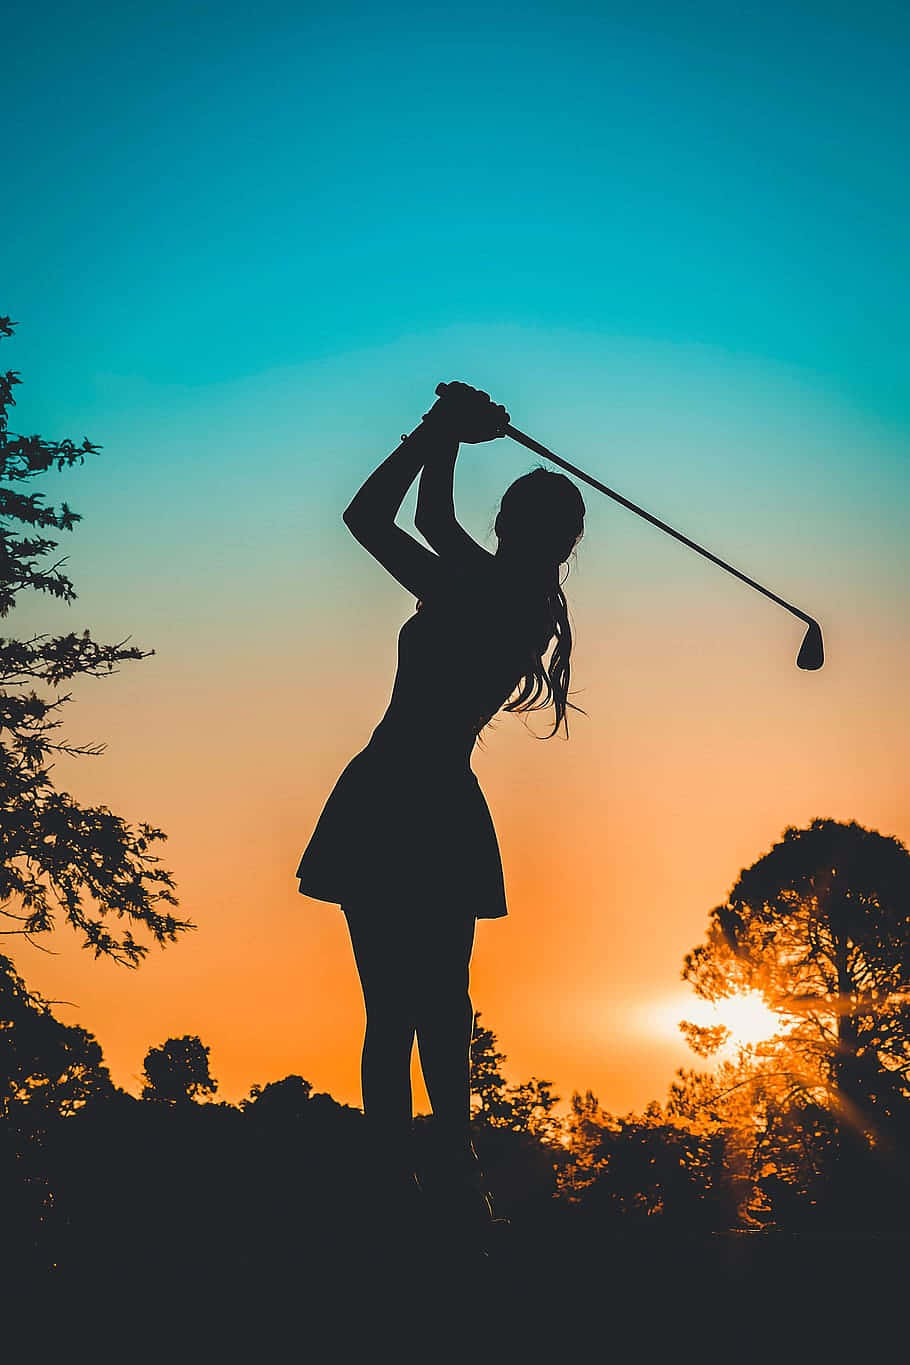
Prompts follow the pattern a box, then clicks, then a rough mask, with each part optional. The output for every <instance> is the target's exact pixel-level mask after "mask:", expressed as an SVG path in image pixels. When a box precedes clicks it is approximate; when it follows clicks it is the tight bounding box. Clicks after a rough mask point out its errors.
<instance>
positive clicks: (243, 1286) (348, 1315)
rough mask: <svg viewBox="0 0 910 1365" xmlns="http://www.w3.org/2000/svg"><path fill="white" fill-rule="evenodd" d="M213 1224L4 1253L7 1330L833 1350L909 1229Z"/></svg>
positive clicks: (891, 1266)
mask: <svg viewBox="0 0 910 1365" xmlns="http://www.w3.org/2000/svg"><path fill="white" fill-rule="evenodd" d="M244 1231H245V1232H247V1231H248V1229H244ZM221 1232H222V1235H221V1237H220V1239H219V1240H218V1241H217V1243H216V1242H213V1240H212V1239H211V1237H210V1236H206V1237H205V1240H204V1243H203V1240H202V1237H201V1235H200V1233H199V1231H198V1230H196V1231H194V1230H193V1229H192V1228H191V1227H189V1226H186V1225H183V1226H181V1225H179V1224H177V1223H175V1224H174V1225H173V1226H172V1227H171V1228H170V1229H169V1230H164V1229H160V1230H159V1236H158V1238H157V1239H156V1240H155V1241H154V1242H153V1243H149V1242H146V1243H144V1244H143V1243H140V1242H136V1241H133V1240H132V1239H127V1238H124V1239H123V1240H121V1241H120V1242H119V1244H118V1243H117V1242H107V1241H106V1240H104V1239H103V1238H98V1237H92V1236H90V1235H85V1233H83V1235H82V1240H81V1244H79V1245H77V1244H75V1243H74V1244H73V1245H71V1246H70V1247H69V1248H68V1253H67V1256H66V1257H65V1261H64V1262H63V1263H60V1264H58V1265H57V1266H56V1267H46V1266H45V1267H39V1266H36V1265H35V1266H32V1267H31V1268H29V1267H28V1266H26V1265H23V1264H21V1263H20V1264H19V1265H18V1266H12V1267H11V1268H9V1269H8V1271H7V1273H6V1274H5V1276H4V1283H5V1300H6V1301H5V1305H4V1323H5V1340H6V1342H7V1344H8V1345H9V1346H10V1347H13V1345H14V1344H15V1345H16V1346H17V1347H18V1348H19V1349H21V1348H22V1347H25V1348H27V1349H28V1352H29V1358H30V1359H31V1360H35V1361H45V1360H47V1361H51V1360H56V1359H58V1358H59V1357H60V1356H61V1355H63V1354H66V1355H72V1354H74V1353H75V1356H76V1358H78V1359H94V1360H102V1359H103V1360H108V1359H118V1360H119V1359H156V1360H157V1359H162V1360H165V1359H166V1360H169V1361H179V1362H183V1361H193V1362H196V1361H199V1362H203V1361H206V1362H207V1361H215V1360H233V1359H237V1360H250V1361H256V1362H259V1361H263V1362H266V1361H268V1362H272V1361H275V1362H278V1361H285V1360H301V1361H303V1360H314V1361H329V1360H347V1359H351V1360H364V1361H366V1360H373V1359H376V1360H383V1361H384V1360H386V1359H391V1360H397V1359H410V1358H413V1359H417V1358H420V1359H422V1360H423V1359H426V1360H428V1361H435V1360H440V1359H441V1360H449V1359H465V1360H475V1359H478V1358H479V1359H481V1360H486V1359H503V1360H504V1361H509V1362H512V1361H518V1360H523V1359H530V1360H550V1359H551V1358H552V1359H563V1358H565V1357H567V1356H570V1357H573V1358H579V1357H582V1356H583V1357H584V1358H585V1359H587V1358H589V1357H590V1358H592V1359H596V1360H602V1359H603V1360H606V1359H610V1358H613V1357H615V1356H616V1355H617V1354H621V1355H624V1356H632V1357H635V1358H637V1359H641V1360H644V1361H650V1360H657V1359H658V1358H664V1357H665V1356H667V1355H670V1356H680V1357H681V1358H683V1359H685V1360H689V1359H692V1358H693V1357H699V1356H709V1357H710V1358H711V1359H714V1358H717V1357H725V1356H733V1357H735V1358H737V1359H741V1358H743V1357H745V1358H749V1359H752V1358H756V1359H757V1358H771V1359H775V1360H780V1361H782V1362H786V1361H790V1360H793V1361H796V1360H802V1359H803V1358H804V1356H805V1355H806V1353H808V1354H809V1355H810V1356H813V1357H815V1356H817V1354H818V1352H820V1351H822V1350H824V1351H825V1352H826V1353H833V1358H836V1359H839V1358H841V1356H842V1355H843V1353H844V1352H845V1351H846V1350H847V1349H848V1346H853V1345H857V1344H860V1343H862V1344H863V1346H864V1350H865V1351H872V1350H875V1351H876V1353H877V1352H879V1351H886V1352H888V1353H889V1354H890V1353H891V1351H892V1350H893V1349H894V1348H895V1347H896V1345H897V1339H896V1338H895V1337H894V1336H893V1333H895V1332H897V1330H898V1324H899V1320H900V1317H901V1315H902V1314H903V1312H904V1307H905V1300H906V1297H907V1294H908V1286H910V1279H908V1273H910V1258H908V1255H907V1250H908V1247H910V1242H904V1241H898V1240H894V1241H871V1240H869V1241H862V1242H860V1241H851V1240H848V1239H844V1240H840V1239H830V1238H829V1239H827V1240H824V1241H822V1240H818V1241H810V1240H798V1239H790V1238H785V1237H776V1236H774V1235H768V1234H749V1233H729V1234H724V1235H715V1236H706V1235H701V1236H699V1237H697V1238H692V1239H689V1238H685V1237H674V1238H669V1237H667V1236H666V1235H662V1234H661V1233H660V1232H659V1231H658V1230H656V1229H655V1230H654V1231H651V1230H650V1229H645V1230H641V1231H639V1232H637V1233H636V1234H635V1235H629V1236H621V1237H618V1236H616V1235H615V1234H614V1235H612V1236H606V1235H604V1234H603V1233H602V1232H600V1231H599V1230H598V1229H597V1227H595V1226H593V1225H591V1224H590V1223H588V1222H586V1221H585V1220H584V1218H583V1217H582V1216H581V1215H579V1214H578V1213H577V1212H574V1211H573V1210H571V1209H565V1208H560V1207H559V1206H557V1205H555V1204H554V1207H553V1210H552V1212H551V1213H548V1214H547V1215H545V1216H544V1217H538V1218H537V1219H536V1220H535V1223H534V1225H533V1226H532V1225H529V1224H528V1225H522V1224H520V1223H518V1224H516V1223H512V1224H509V1225H507V1226H504V1227H502V1228H501V1229H500V1230H499V1235H498V1236H496V1237H495V1238H494V1239H492V1242H491V1246H490V1250H489V1252H488V1254H487V1255H481V1254H478V1253H476V1252H474V1251H472V1250H471V1248H470V1247H469V1246H456V1245H455V1244H454V1243H453V1241H452V1239H451V1237H450V1236H449V1235H448V1234H443V1233H442V1232H441V1230H440V1229H439V1228H437V1227H433V1226H429V1225H426V1221H424V1225H422V1226H421V1224H420V1222H419V1220H418V1224H417V1225H416V1226H412V1227H410V1228H409V1230H408V1235H407V1237H404V1236H403V1235H402V1229H401V1228H400V1227H399V1228H397V1229H396V1227H395V1226H394V1225H393V1224H387V1225H385V1226H379V1225H377V1224H375V1223H370V1222H369V1221H366V1222H365V1221H364V1220H362V1219H360V1220H357V1219H353V1220H352V1219H339V1220H338V1221H337V1222H336V1223H335V1224H334V1225H331V1224H330V1225H323V1226H322V1227H317V1226H315V1225H312V1224H311V1225H309V1226H307V1225H306V1224H305V1223H301V1224H300V1226H299V1227H296V1228H294V1229H290V1228H287V1229H285V1234H284V1235H283V1236H281V1237H275V1238H273V1239H272V1240H270V1241H262V1242H256V1241H255V1240H252V1241H251V1240H250V1239H249V1237H247V1236H244V1238H243V1240H242V1241H238V1240H236V1239H233V1238H232V1237H231V1235H230V1229H229V1227H225V1228H223V1229H221ZM8 1250H9V1249H8ZM904 1330H905V1329H903V1330H901V1333H900V1336H901V1338H902V1339H903V1340H904V1341H905V1340H906V1338H905V1335H904ZM20 1336H21V1340H20ZM901 1349H902V1348H901ZM13 1358H14V1357H13V1355H12V1354H10V1356H9V1359H13Z"/></svg>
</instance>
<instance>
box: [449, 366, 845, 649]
mask: <svg viewBox="0 0 910 1365" xmlns="http://www.w3.org/2000/svg"><path fill="white" fill-rule="evenodd" d="M447 387H448V386H447V385H446V384H437V386H436V392H437V394H438V395H439V397H440V398H441V397H442V395H443V394H444V393H445V391H446V388H447ZM504 435H506V436H511V438H512V440H513V441H518V443H519V444H520V445H523V446H527V448H528V450H533V451H534V453H535V454H536V455H542V456H543V458H544V459H545V460H552V462H553V463H554V464H558V465H559V466H560V467H561V468H562V469H565V470H567V471H568V473H570V474H573V475H574V476H575V478H576V479H582V480H583V481H584V482H585V483H589V484H590V485H591V487H592V488H596V489H597V490H598V492H600V493H605V494H606V495H607V497H608V498H612V499H613V501H614V502H618V503H621V504H622V506H623V507H627V508H628V509H629V511H630V512H634V513H635V514H636V516H639V517H644V519H645V521H650V523H651V525H652V526H656V527H658V529H659V530H661V531H666V533H667V535H668V536H673V538H674V539H675V540H680V541H682V543H683V545H688V547H689V549H690V550H695V551H697V553H698V554H700V555H704V557H705V559H710V560H711V563H712V564H717V565H718V566H719V567H720V568H721V569H726V571H727V573H731V574H733V576H734V577H735V578H738V579H740V581H741V582H743V583H748V585H749V587H750V588H754V589H755V591H756V592H760V593H763V594H764V596H765V597H770V599H771V601H772V602H776V603H777V605H778V606H779V607H785V608H786V610H787V611H789V612H792V613H793V615H794V616H798V617H799V619H800V620H801V621H805V623H806V625H807V627H808V629H807V631H806V634H805V637H804V639H803V642H802V644H801V645H800V649H799V654H798V655H797V656H796V664H797V667H798V668H805V669H808V670H815V669H818V668H821V666H822V664H823V663H824V662H825V647H824V644H823V642H822V632H821V626H820V625H819V624H818V622H817V621H816V620H814V619H813V617H811V616H807V615H806V613H805V612H804V611H800V609H799V607H794V606H793V605H792V604H791V603H790V602H785V601H784V599H783V598H782V597H778V596H777V594H776V593H773V592H771V590H770V588H763V587H762V585H761V584H760V583H756V581H755V579H754V578H749V576H748V574H744V573H742V572H741V571H740V570H739V569H736V568H734V567H733V565H732V564H727V563H726V562H725V561H724V560H723V559H719V558H718V556H717V555H715V554H712V553H711V551H710V550H705V549H704V548H703V547H702V546H701V545H696V543H695V541H694V540H690V539H689V537H688V536H684V535H683V534H682V532H681V531H674V529H673V527H672V526H668V525H667V523H666V522H665V521H661V520H660V519H659V518H658V517H654V516H652V515H651V513H650V512H646V511H645V509H644V508H643V507H638V506H636V504H635V503H634V502H630V501H629V499H628V498H624V497H623V495H622V494H621V493H617V492H615V491H614V490H613V489H612V488H608V487H607V486H606V484H604V483H601V482H600V480H599V479H594V478H592V477H591V475H590V474H586V473H585V472H584V470H583V469H579V468H578V467H577V466H576V465H574V464H569V462H568V460H563V459H562V458H561V457H560V456H559V455H554V453H553V451H552V450H548V449H547V447H546V446H542V445H541V444H540V442H539V441H535V440H534V438H533V437H531V436H526V435H525V433H524V432H523V431H518V430H517V428H516V427H513V426H511V425H509V426H507V427H506V429H505V432H504Z"/></svg>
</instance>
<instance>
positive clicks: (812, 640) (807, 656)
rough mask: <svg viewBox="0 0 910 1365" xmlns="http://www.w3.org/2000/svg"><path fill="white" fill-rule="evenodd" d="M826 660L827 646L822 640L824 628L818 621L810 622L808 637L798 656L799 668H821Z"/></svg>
mask: <svg viewBox="0 0 910 1365" xmlns="http://www.w3.org/2000/svg"><path fill="white" fill-rule="evenodd" d="M824 662H825V646H824V644H823V642H822V630H821V626H820V625H819V624H818V622H817V621H810V622H809V629H808V630H807V631H806V637H805V639H804V640H803V642H802V644H801V645H800V647H799V653H798V654H797V656H796V666H797V668H807V669H810V670H814V669H816V668H821V666H822V664H823V663H824Z"/></svg>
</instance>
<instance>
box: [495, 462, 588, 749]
mask: <svg viewBox="0 0 910 1365" xmlns="http://www.w3.org/2000/svg"><path fill="white" fill-rule="evenodd" d="M584 524H585V504H584V500H583V499H582V496H581V494H580V493H579V491H578V489H577V488H576V486H575V484H574V483H573V482H572V480H571V479H567V478H566V476H565V475H564V474H557V473H555V471H552V470H549V469H532V470H531V472H530V474H523V475H522V477H521V478H520V479H516V480H515V482H514V483H513V484H510V485H509V487H508V488H507V489H506V491H505V493H504V494H503V497H502V502H501V503H500V506H499V512H498V513H497V516H496V521H495V523H494V527H493V529H494V530H495V532H496V537H497V539H498V541H499V548H498V550H497V556H498V557H501V558H502V559H503V560H504V561H506V562H508V564H510V565H511V566H512V568H513V569H517V570H518V571H519V574H520V576H521V577H522V579H523V580H524V581H525V582H526V583H527V584H528V587H529V588H531V587H533V593H534V596H535V597H536V596H538V595H539V599H540V601H539V611H540V622H539V625H535V632H536V642H535V643H534V645H533V648H532V649H531V654H530V657H529V661H528V666H527V669H526V671H525V674H524V676H523V678H522V680H521V682H520V683H519V685H518V690H517V694H516V695H515V696H514V697H513V698H512V700H511V701H509V702H507V704H506V708H505V709H506V710H507V711H535V710H539V709H540V708H541V707H544V706H548V705H549V704H550V703H551V702H552V704H553V709H554V711H555V717H556V721H555V724H554V726H553V729H552V731H551V734H552V735H555V734H556V731H557V730H558V729H559V727H560V725H565V728H566V733H568V725H567V723H566V709H567V708H568V707H570V706H571V705H572V703H571V702H570V701H569V680H570V666H569V657H570V655H571V652H572V628H571V625H570V622H569V611H568V607H567V605H566V599H565V597H564V595H563V591H562V586H561V584H560V581H559V567H560V565H561V564H564V563H565V562H566V561H567V560H568V558H569V556H570V555H571V553H572V551H573V550H574V549H575V546H576V545H577V544H578V542H579V540H580V539H581V535H582V532H583V531H584ZM554 641H555V643H553V642H554ZM551 643H553V648H552V651H551V652H550V655H549V658H547V657H546V655H547V651H548V650H549V649H550V645H551Z"/></svg>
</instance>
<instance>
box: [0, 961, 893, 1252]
mask: <svg viewBox="0 0 910 1365" xmlns="http://www.w3.org/2000/svg"><path fill="white" fill-rule="evenodd" d="M0 997H2V999H0V1004H2V1009H0V1019H2V1021H3V1022H2V1026H0V1118H2V1124H0V1135H2V1136H0V1141H2V1144H3V1151H2V1159H0V1172H2V1177H0V1178H2V1181H3V1188H2V1190H0V1204H2V1207H3V1210H4V1223H5V1227H4V1232H5V1238H4V1247H5V1252H6V1255H7V1257H8V1258H9V1261H10V1264H9V1265H8V1266H7V1270H10V1271H12V1270H15V1272H16V1273H17V1274H21V1273H22V1271H23V1268H24V1267H28V1266H32V1267H33V1268H34V1269H35V1271H46V1270H48V1269H51V1268H56V1269H57V1270H59V1271H61V1272H62V1273H64V1274H67V1273H77V1272H78V1273H81V1272H82V1271H83V1270H84V1268H85V1267H86V1266H87V1265H91V1266H92V1267H94V1268H95V1269H96V1270H97V1272H98V1273H99V1274H102V1273H104V1272H107V1273H112V1272H116V1270H117V1268H118V1267H119V1266H122V1265H123V1264H129V1265H130V1267H131V1273H138V1269H140V1268H141V1267H142V1266H146V1267H149V1268H153V1267H155V1266H160V1265H162V1264H167V1265H169V1266H171V1267H172V1268H173V1267H176V1266H178V1265H181V1264H183V1265H184V1266H185V1267H192V1266H207V1267H209V1269H211V1268H212V1267H216V1266H217V1265H219V1264H224V1263H225V1262H227V1263H229V1264H230V1265H232V1266H233V1267H234V1268H235V1269H236V1268H237V1267H239V1266H242V1265H243V1264H245V1263H247V1262H249V1261H250V1260H251V1259H255V1260H256V1261H257V1262H260V1263H262V1262H263V1261H265V1262H269V1261H274V1262H275V1263H279V1264H287V1263H288V1262H289V1261H292V1260H294V1259H295V1258H296V1260H297V1261H298V1262H299V1263H301V1264H302V1263H303V1262H305V1261H306V1260H307V1258H310V1257H313V1256H318V1255H319V1253H320V1249H321V1248H324V1247H326V1246H329V1245H334V1246H336V1247H337V1245H338V1244H339V1243H340V1242H345V1241H356V1238H357V1229H358V1221H359V1219H360V1218H361V1213H362V1209H363V1207H364V1205H365V1202H366V1201H367V1200H368V1197H369V1191H368V1190H367V1189H366V1187H365V1184H364V1181H365V1179H366V1176H365V1172H366V1171H367V1170H368V1169H369V1165H368V1162H367V1160H366V1159H365V1157H366V1152H365V1133H364V1121H363V1115H362V1113H361V1111H360V1110H359V1109H356V1108H352V1107H350V1106H347V1105H343V1104H339V1103H338V1102H336V1101H335V1100H334V1099H333V1098H332V1097H331V1096H330V1095H327V1094H321V1093H316V1092H314V1091H313V1089H312V1086H311V1085H310V1083H309V1082H308V1081H307V1080H305V1079H304V1078H303V1077H301V1076H295V1075H292V1076H287V1077H285V1078H284V1079H282V1080H278V1081H273V1082H270V1083H268V1084H266V1085H263V1086H254V1087H253V1088H252V1090H251V1092H250V1094H249V1096H248V1097H247V1098H245V1099H244V1100H242V1101H241V1102H240V1103H239V1104H236V1105H234V1104H228V1103H225V1102H223V1101H220V1100H218V1099H217V1083H216V1081H215V1079H214V1078H213V1077H212V1076H211V1074H210V1071H209V1057H208V1049H207V1048H206V1047H205V1045H204V1044H203V1043H202V1041H201V1040H200V1039H199V1038H196V1037H192V1036H187V1037H184V1038H172V1039H168V1040H167V1041H166V1042H165V1043H164V1044H163V1045H162V1046H160V1047H155V1048H152V1049H150V1050H149V1052H148V1054H147V1056H146V1059H145V1066H144V1071H145V1079H146V1084H145V1086H144V1089H143V1092H142V1096H141V1098H136V1097H134V1096H132V1095H130V1094H128V1093H126V1092H125V1091H123V1090H121V1089H119V1088H118V1087H116V1086H115V1085H114V1084H113V1083H112V1081H111V1077H110V1074H109V1072H108V1069H107V1067H106V1066H105V1064H104V1060H103V1055H102V1050H101V1048H100V1046H99V1044H98V1043H97V1041H96V1040H95V1039H94V1038H93V1037H92V1036H91V1035H90V1034H89V1033H87V1032H86V1031H85V1030H84V1029H82V1028H79V1027H76V1026H69V1025H65V1024H63V1023H61V1022H60V1021H59V1020H57V1019H56V1018H55V1017H54V1014H53V1012H52V1010H51V1008H50V1006H49V1005H48V1004H47V1003H45V1002H44V1001H42V1000H41V999H40V998H38V997H36V996H35V995H34V994H32V993H30V992H29V991H28V990H27V988H26V986H25V983H24V982H23V981H22V979H21V978H20V977H19V976H18V975H17V973H16V972H15V970H14V968H13V965H12V963H11V962H10V961H9V959H6V958H0ZM769 1046H770V1045H769ZM772 1051H773V1049H772ZM766 1052H767V1049H766V1048H764V1047H762V1048H757V1049H756V1048H753V1049H743V1050H741V1052H740V1056H739V1059H738V1061H737V1062H736V1063H729V1062H728V1063H725V1064H723V1065H722V1066H721V1067H719V1068H715V1069H713V1070H712V1071H710V1072H694V1071H693V1072H681V1073H679V1075H678V1077H677V1079H676V1081H675V1083H674V1085H673V1086H672V1087H671V1092H670V1096H669V1098H668V1101H667V1102H666V1104H664V1105H660V1104H657V1103H654V1104H651V1105H649V1106H648V1107H647V1109H646V1110H645V1111H644V1113H642V1114H639V1115H626V1116H617V1115H613V1114H610V1113H608V1112H606V1111H605V1110H604V1109H603V1108H602V1107H601V1106H600V1105H599V1103H598V1101H597V1099H596V1098H595V1096H594V1095H593V1094H591V1092H590V1091H589V1092H587V1093H586V1094H584V1095H582V1094H579V1093H575V1094H574V1095H573V1096H572V1099H571V1104H570V1108H569V1113H568V1114H567V1115H560V1114H558V1113H557V1112H556V1108H557V1105H558V1103H559V1100H558V1097H557V1096H556V1095H555V1094H554V1093H553V1090H552V1087H551V1086H550V1085H549V1083H547V1082H546V1081H542V1080H539V1079H537V1078H534V1077H532V1078H531V1079H530V1080H528V1081H525V1082H522V1083H520V1084H509V1083H508V1081H507V1079H506V1076H505V1070H506V1060H507V1059H506V1057H505V1055H504V1053H503V1052H502V1051H501V1050H500V1048H499V1045H498V1042H497V1039H496V1036H495V1034H494V1033H493V1032H492V1031H491V1030H490V1029H489V1028H487V1027H486V1026H485V1025H484V1024H483V1021H482V1019H481V1017H480V1016H479V1015H478V1016H477V1019H476V1022H475V1038H474V1044H473V1067H472V1070H473V1080H472V1088H473V1092H474V1105H475V1119H474V1126H475V1145H476V1147H477V1150H478V1154H479V1156H480V1158H481V1161H482V1162H483V1165H484V1168H485V1170H486V1173H487V1177H488V1181H489V1185H490V1188H491V1191H492V1193H493V1196H494V1202H495V1207H496V1211H497V1213H498V1214H499V1215H500V1216H503V1217H507V1218H509V1219H511V1220H512V1225H513V1228H515V1229H518V1230H519V1231H520V1232H521V1233H522V1234H527V1235H528V1236H530V1237H536V1236H539V1237H543V1238H546V1237H548V1236H550V1234H551V1232H552V1231H553V1228H554V1226H556V1224H557V1223H558V1224H559V1226H560V1227H562V1228H563V1230H566V1229H570V1230H571V1235H572V1236H574V1237H577V1238H581V1239H585V1238H587V1239H588V1240H589V1241H590V1240H591V1239H598V1238H599V1239H611V1238H612V1239H617V1238H628V1237H636V1236H639V1235H647V1236H649V1237H650V1236H655V1235H656V1236H667V1237H686V1238H692V1237H698V1238H704V1237H708V1236H710V1235H712V1234H723V1233H728V1232H731V1231H733V1230H737V1229H738V1230H753V1231H757V1230H764V1231H765V1232H773V1233H776V1234H778V1235H781V1234H789V1235H800V1236H816V1237H825V1238H829V1237H837V1236H851V1237H855V1236H857V1235H859V1236H902V1235H904V1230H905V1229H906V1227H907V1222H908V1214H910V1190H908V1184H907V1170H908V1163H907V1153H908V1150H910V1145H908V1144H910V1104H908V1103H907V1101H906V1100H903V1101H902V1102H901V1103H902V1107H901V1108H899V1109H897V1108H894V1112H893V1114H892V1122H891V1124H890V1127H889V1130H888V1132H887V1134H885V1133H884V1132H883V1131H882V1130H881V1129H879V1130H877V1132H876V1135H875V1139H874V1140H871V1141H870V1140H869V1138H868V1137H866V1136H863V1134H862V1131H861V1127H860V1126H858V1127H856V1128H854V1129H852V1130H851V1129H849V1128H845V1126H844V1125H843V1123H841V1122H840V1121H839V1120H838V1118H837V1115H836V1114H834V1113H833V1112H832V1111H831V1109H830V1108H826V1107H824V1106H823V1105H821V1104H817V1103H814V1104H813V1103H807V1102H806V1100H805V1097H804V1096H800V1095H798V1094H792V1095H791V1096H790V1098H789V1102H788V1103H784V1102H783V1100H784V1097H783V1096H782V1095H781V1094H780V1093H779V1092H777V1091H775V1089H774V1086H773V1078H771V1077H770V1076H768V1075H766V1074H764V1072H765V1070H766V1068H767V1063H768V1055H765V1054H766ZM781 1061H782V1057H781V1055H780V1053H778V1054H777V1056H776V1057H775V1058H774V1059H773V1062H774V1065H773V1070H774V1071H775V1072H776V1073H779V1072H780V1063H781ZM725 1105H726V1107H725ZM431 1124H432V1119H431V1118H429V1117H421V1116H419V1117H418V1118H417V1119H416V1120H415V1152H416V1155H417V1164H418V1168H419V1166H420V1161H421V1152H422V1150H423V1144H424V1143H425V1142H426V1140H427V1136H428V1131H429V1127H430V1125H431Z"/></svg>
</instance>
